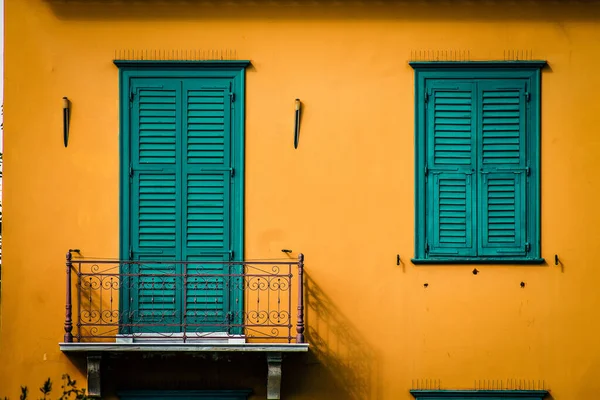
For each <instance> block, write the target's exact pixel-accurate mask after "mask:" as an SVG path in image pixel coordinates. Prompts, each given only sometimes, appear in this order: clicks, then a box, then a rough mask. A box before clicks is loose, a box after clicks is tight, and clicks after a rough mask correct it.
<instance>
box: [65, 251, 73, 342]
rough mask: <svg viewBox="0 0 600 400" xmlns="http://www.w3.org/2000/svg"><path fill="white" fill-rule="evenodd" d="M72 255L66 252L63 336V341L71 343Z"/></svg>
mask: <svg viewBox="0 0 600 400" xmlns="http://www.w3.org/2000/svg"><path fill="white" fill-rule="evenodd" d="M72 257H73V256H72V255H71V252H70V251H69V252H68V253H67V263H66V265H67V287H66V294H67V299H66V302H65V337H64V341H65V342H66V343H71V342H73V334H72V333H71V331H73V320H72V318H73V306H72V301H71V269H72V267H73V264H72V263H71V260H72Z"/></svg>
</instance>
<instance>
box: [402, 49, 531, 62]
mask: <svg viewBox="0 0 600 400" xmlns="http://www.w3.org/2000/svg"><path fill="white" fill-rule="evenodd" d="M474 59H481V60H486V61H491V60H490V59H489V57H473V58H471V50H445V49H442V50H412V51H411V52H410V60H411V61H473V60H474ZM533 59H534V58H533V50H524V49H519V50H504V54H503V56H502V60H503V61H530V60H533Z"/></svg>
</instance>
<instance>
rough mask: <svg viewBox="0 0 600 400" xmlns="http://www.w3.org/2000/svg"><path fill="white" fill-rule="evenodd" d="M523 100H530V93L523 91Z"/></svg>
mask: <svg viewBox="0 0 600 400" xmlns="http://www.w3.org/2000/svg"><path fill="white" fill-rule="evenodd" d="M525 100H527V102H529V101H530V100H531V93H529V92H525Z"/></svg>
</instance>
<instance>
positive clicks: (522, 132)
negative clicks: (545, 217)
mask: <svg viewBox="0 0 600 400" xmlns="http://www.w3.org/2000/svg"><path fill="white" fill-rule="evenodd" d="M411 65H412V66H413V67H414V68H415V92H416V97H415V98H416V102H417V103H416V107H415V164H416V165H415V186H416V189H415V210H416V215H415V232H416V236H415V258H413V260H412V261H413V262H414V263H415V264H422V263H423V264H425V263H432V264H434V263H509V264H514V263H517V264H520V263H528V264H529V263H531V264H538V263H543V262H544V259H543V258H541V251H540V154H539V153H540V97H541V96H540V77H541V70H540V69H541V68H542V67H543V66H544V65H545V62H541V61H523V62H439V63H438V62H414V63H411Z"/></svg>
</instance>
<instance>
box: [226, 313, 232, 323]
mask: <svg viewBox="0 0 600 400" xmlns="http://www.w3.org/2000/svg"><path fill="white" fill-rule="evenodd" d="M231 321H233V313H232V312H231V311H228V312H227V322H231Z"/></svg>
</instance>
